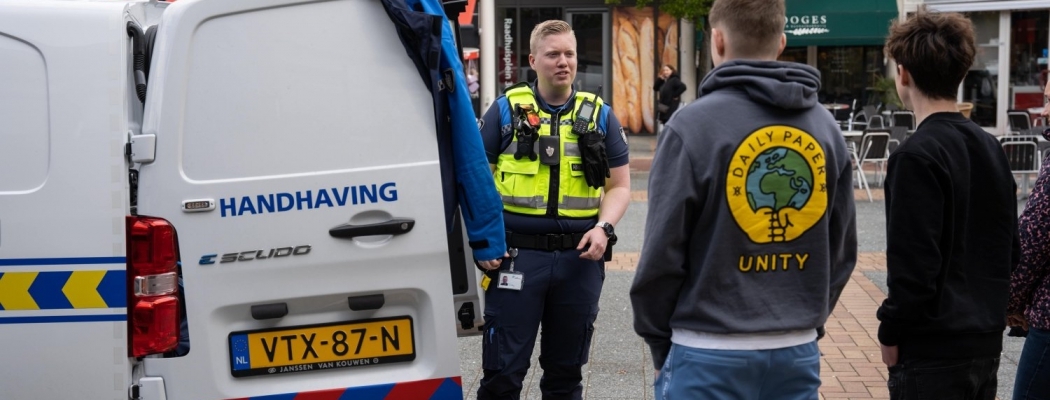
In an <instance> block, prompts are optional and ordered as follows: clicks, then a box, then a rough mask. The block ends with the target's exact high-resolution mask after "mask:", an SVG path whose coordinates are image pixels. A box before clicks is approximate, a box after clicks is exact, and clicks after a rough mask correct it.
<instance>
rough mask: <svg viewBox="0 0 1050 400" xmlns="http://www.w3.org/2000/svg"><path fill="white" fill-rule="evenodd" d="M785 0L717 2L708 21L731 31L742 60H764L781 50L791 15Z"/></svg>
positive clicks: (736, 50)
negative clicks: (781, 41)
mask: <svg viewBox="0 0 1050 400" xmlns="http://www.w3.org/2000/svg"><path fill="white" fill-rule="evenodd" d="M786 7H787V6H786V5H785V4H784V0H717V1H715V4H714V5H713V6H711V12H710V13H708V15H707V20H708V21H710V22H711V26H712V27H715V28H718V29H719V30H722V31H723V32H729V35H731V38H730V39H731V40H730V41H729V44H728V45H727V46H731V47H732V50H733V53H734V54H735V55H736V56H738V57H748V58H751V57H762V56H766V55H768V54H771V53H772V54H775V53H776V52H777V51H778V50H779V49H780V37H781V36H782V35H783V34H784V24H785V23H786V19H787V13H786V12H785V10H786Z"/></svg>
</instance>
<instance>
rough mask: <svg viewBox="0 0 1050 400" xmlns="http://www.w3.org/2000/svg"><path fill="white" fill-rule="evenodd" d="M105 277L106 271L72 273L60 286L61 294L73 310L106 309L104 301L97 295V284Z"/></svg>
mask: <svg viewBox="0 0 1050 400" xmlns="http://www.w3.org/2000/svg"><path fill="white" fill-rule="evenodd" d="M105 276H106V271H73V273H72V274H71V275H70V276H69V280H68V281H66V284H65V286H62V293H65V295H66V299H68V300H69V304H72V305H73V308H106V307H108V306H107V305H106V301H105V300H102V296H100V295H99V294H98V290H97V288H98V284H99V283H101V282H102V278H103V277H105Z"/></svg>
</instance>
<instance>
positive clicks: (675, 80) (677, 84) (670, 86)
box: [653, 73, 685, 124]
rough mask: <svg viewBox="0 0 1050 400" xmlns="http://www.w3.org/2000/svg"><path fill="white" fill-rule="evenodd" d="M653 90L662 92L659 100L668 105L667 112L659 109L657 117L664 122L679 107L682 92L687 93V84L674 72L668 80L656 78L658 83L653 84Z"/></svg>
mask: <svg viewBox="0 0 1050 400" xmlns="http://www.w3.org/2000/svg"><path fill="white" fill-rule="evenodd" d="M653 90H655V91H656V92H657V93H659V94H660V98H659V99H658V101H659V102H660V104H663V105H666V106H667V107H668V109H667V112H659V111H657V118H658V119H659V120H660V122H662V123H665V124H666V123H667V119H668V118H671V114H674V112H675V110H677V109H678V103H679V102H680V101H682V99H681V96H682V93H685V84H684V83H682V79H681V78H680V77H678V74H677V73H672V74H671V76H669V77H668V78H667V81H664V80H663V79H660V78H656V84H655V85H653Z"/></svg>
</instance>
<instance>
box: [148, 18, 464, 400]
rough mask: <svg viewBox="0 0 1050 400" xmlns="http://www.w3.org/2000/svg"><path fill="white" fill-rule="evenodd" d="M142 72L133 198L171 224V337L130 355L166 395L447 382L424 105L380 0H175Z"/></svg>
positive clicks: (451, 371) (439, 215)
mask: <svg viewBox="0 0 1050 400" xmlns="http://www.w3.org/2000/svg"><path fill="white" fill-rule="evenodd" d="M149 83H150V87H149V94H148V98H147V102H146V111H145V113H146V115H145V122H144V128H143V133H145V134H155V135H156V157H155V158H156V159H155V161H154V162H152V163H150V164H146V165H143V166H142V167H141V168H140V178H139V199H140V200H139V204H138V207H139V208H138V210H139V213H140V214H142V215H153V216H159V217H163V218H165V219H167V220H168V221H170V222H171V224H172V225H173V226H174V227H175V229H176V230H177V232H178V239H179V246H180V253H181V257H182V276H183V279H184V282H185V287H184V293H185V304H186V309H187V316H188V318H187V319H188V325H189V339H190V349H189V353H188V354H186V355H184V356H181V357H174V358H149V359H145V360H144V362H145V366H146V368H145V375H146V376H148V377H156V378H160V379H163V380H164V381H177V382H179V383H178V384H171V385H167V387H166V394H167V398H168V399H174V400H178V399H201V398H245V397H253V396H265V395H290V394H293V393H302V392H316V391H325V392H327V393H332V394H336V393H340V394H343V395H344V396H346V395H350V396H351V397H350V398H357V397H353V396H354V395H359V396H358V397H361V398H373V397H368V396H375V393H388V394H387V395H386V397H385V398H413V399H427V398H434V399H438V398H440V399H445V398H448V399H452V398H455V399H460V398H462V388H461V381H460V378H459V375H460V373H459V358H458V355H457V349H458V347H457V346H456V326H455V323H456V321H457V320H458V318H457V315H456V310H455V309H454V308H453V304H452V302H451V301H450V300H451V299H452V290H451V289H452V285H450V283H449V281H450V278H449V275H450V270H451V266H450V261H449V260H450V253H449V243H450V241H449V240H448V239H447V238H448V237H449V236H448V232H447V229H445V226H446V219H445V216H444V213H443V201H442V182H441V175H440V173H439V170H440V166H439V155H438V139H437V135H436V129H435V124H434V121H435V114H434V106H433V101H432V98H431V93H430V92H429V91H428V90H427V88H426V86H425V85H423V84H421V83H420V79H419V73H418V72H417V69H416V67H415V65H414V64H413V62H412V60H411V59H409V57H407V56H406V53H405V51H404V48H403V46H402V43H401V42H400V41H399V39H398V35H397V32H396V30H395V27H394V24H393V23H391V21H390V18H389V17H388V16H387V14H386V13H385V11H384V9H383V6H382V5H381V3H380V1H379V0H337V1H320V2H318V1H295V0H261V1H260V0H226V1H221V2H215V1H194V0H180V1H178V2H175V3H173V4H171V5H170V6H169V7H168V9H167V10H166V12H165V14H164V18H163V20H162V22H161V24H160V26H159V28H158V30H157V40H156V43H155V45H154V54H153V58H152V67H151V77H150V81H149ZM185 382H192V384H185ZM282 398H283V397H282ZM374 398H384V397H374Z"/></svg>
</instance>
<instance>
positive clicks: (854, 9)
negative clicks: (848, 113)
mask: <svg viewBox="0 0 1050 400" xmlns="http://www.w3.org/2000/svg"><path fill="white" fill-rule="evenodd" d="M786 4H787V24H786V26H785V29H784V32H785V34H786V35H787V48H786V49H785V50H784V53H783V54H782V55H781V57H780V60H781V61H792V62H798V63H803V64H808V65H810V66H813V67H815V68H817V69H818V70H820V73H821V90H820V92H819V96H820V101H821V103H824V104H849V105H852V104H853V102H854V101H856V105H857V107H858V108H859V107H861V106H863V105H878V104H880V103H882V100H883V98H882V95H881V94H882V93H881V92H880V91H879V82H880V80H882V79H884V78H885V77H887V76H889V75H888V74H887V70H886V58H885V56H884V55H883V44H884V43H885V41H886V35H887V32H888V29H889V26H890V23H891V22H892V20H893V19H895V18H897V17H898V15H899V14H900V12H899V8H898V4H897V1H896V0H865V1H850V2H844V1H836V0H787V3H786Z"/></svg>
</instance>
